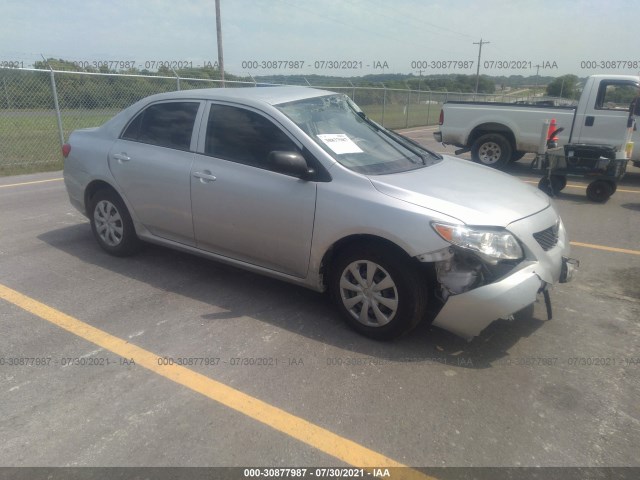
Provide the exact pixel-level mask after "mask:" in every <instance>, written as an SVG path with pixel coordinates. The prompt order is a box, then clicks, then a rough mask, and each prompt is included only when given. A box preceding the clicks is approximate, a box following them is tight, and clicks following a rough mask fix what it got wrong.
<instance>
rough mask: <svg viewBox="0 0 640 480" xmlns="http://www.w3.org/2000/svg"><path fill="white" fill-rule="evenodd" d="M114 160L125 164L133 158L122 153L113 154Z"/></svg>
mask: <svg viewBox="0 0 640 480" xmlns="http://www.w3.org/2000/svg"><path fill="white" fill-rule="evenodd" d="M113 158H115V159H116V160H117V161H118V163H124V162H128V161H129V160H131V157H130V156H129V155H127V154H126V153H124V152H122V153H114V154H113Z"/></svg>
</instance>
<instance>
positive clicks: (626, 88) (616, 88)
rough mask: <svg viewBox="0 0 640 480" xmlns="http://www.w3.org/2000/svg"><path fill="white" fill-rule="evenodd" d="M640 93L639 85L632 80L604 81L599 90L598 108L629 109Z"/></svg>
mask: <svg viewBox="0 0 640 480" xmlns="http://www.w3.org/2000/svg"><path fill="white" fill-rule="evenodd" d="M637 95H638V85H637V84H635V83H632V82H606V81H603V82H602V83H601V85H600V90H599V91H598V101H597V105H596V108H598V109H600V110H629V105H630V104H631V101H632V100H633V99H634V98H635V97H636V96H637Z"/></svg>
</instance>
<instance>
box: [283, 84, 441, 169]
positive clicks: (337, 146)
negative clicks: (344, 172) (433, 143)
mask: <svg viewBox="0 0 640 480" xmlns="http://www.w3.org/2000/svg"><path fill="white" fill-rule="evenodd" d="M276 108H278V109H279V110H280V111H281V112H282V113H284V114H285V115H286V116H287V117H289V118H290V119H291V120H292V121H293V122H294V123H295V124H296V125H298V127H300V128H301V129H302V130H303V131H304V132H305V133H306V134H307V135H308V136H309V137H310V138H312V139H313V140H314V141H315V142H316V143H317V144H318V145H319V146H320V147H322V149H324V151H325V152H327V153H328V154H329V155H330V156H331V157H333V158H334V159H335V160H337V161H338V162H339V163H341V164H342V165H344V166H345V167H347V168H349V169H351V170H353V171H355V172H359V173H363V174H367V175H376V174H386V173H398V172H404V171H408V170H414V169H416V168H422V167H424V166H425V165H427V164H429V163H432V162H434V161H437V160H438V159H439V157H437V156H435V155H434V154H432V153H431V152H429V151H427V150H425V149H423V148H422V147H420V146H419V145H416V144H412V143H411V142H410V141H409V140H407V139H403V138H402V137H400V136H398V135H397V134H395V133H393V132H390V131H388V130H386V129H384V128H382V127H380V126H379V125H377V124H375V123H374V122H372V121H371V120H369V119H367V118H366V117H365V116H364V115H363V114H362V112H361V111H360V109H359V108H358V107H357V106H356V105H355V104H354V103H353V102H351V101H350V100H349V98H348V97H347V96H346V95H327V96H323V97H315V98H307V99H304V100H298V101H294V102H289V103H283V104H280V105H276Z"/></svg>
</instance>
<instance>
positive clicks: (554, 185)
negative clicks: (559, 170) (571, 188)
mask: <svg viewBox="0 0 640 480" xmlns="http://www.w3.org/2000/svg"><path fill="white" fill-rule="evenodd" d="M566 186H567V177H565V176H564V175H551V178H549V177H542V178H541V179H540V181H539V182H538V188H539V189H540V190H542V191H543V192H544V193H546V194H547V195H549V196H550V197H553V196H555V195H556V194H557V193H559V192H561V191H562V190H563V189H564V187H566Z"/></svg>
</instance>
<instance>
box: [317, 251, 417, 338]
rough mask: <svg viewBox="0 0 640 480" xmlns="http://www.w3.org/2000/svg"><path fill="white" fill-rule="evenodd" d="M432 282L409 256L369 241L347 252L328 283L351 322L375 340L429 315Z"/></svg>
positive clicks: (399, 332) (397, 333) (392, 335)
mask: <svg viewBox="0 0 640 480" xmlns="http://www.w3.org/2000/svg"><path fill="white" fill-rule="evenodd" d="M427 283H428V281H427V280H426V278H425V276H424V275H422V274H421V271H420V270H419V268H418V266H416V265H415V264H414V263H413V262H412V261H411V259H410V258H409V257H407V256H406V255H403V254H401V253H400V252H396V251H394V250H391V249H389V248H384V247H383V248H380V247H376V246H371V245H367V246H364V247H361V248H357V249H356V248H349V249H348V250H346V251H344V252H342V253H341V254H340V255H339V256H338V257H337V258H336V261H335V262H334V263H333V265H332V266H331V273H330V277H329V288H330V291H331V294H332V296H333V299H334V301H335V302H336V306H337V307H338V310H340V313H341V314H342V317H343V318H344V319H345V320H346V322H347V323H348V324H349V325H350V326H351V327H352V328H353V329H354V330H356V331H358V332H360V333H361V334H363V335H366V336H368V337H371V338H374V339H376V340H392V339H394V338H396V337H398V336H400V335H402V334H404V333H407V332H408V331H409V330H411V329H413V328H414V327H415V326H416V325H417V324H418V323H419V322H420V321H421V320H422V319H423V318H424V317H425V315H426V307H427V298H428V285H427Z"/></svg>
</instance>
